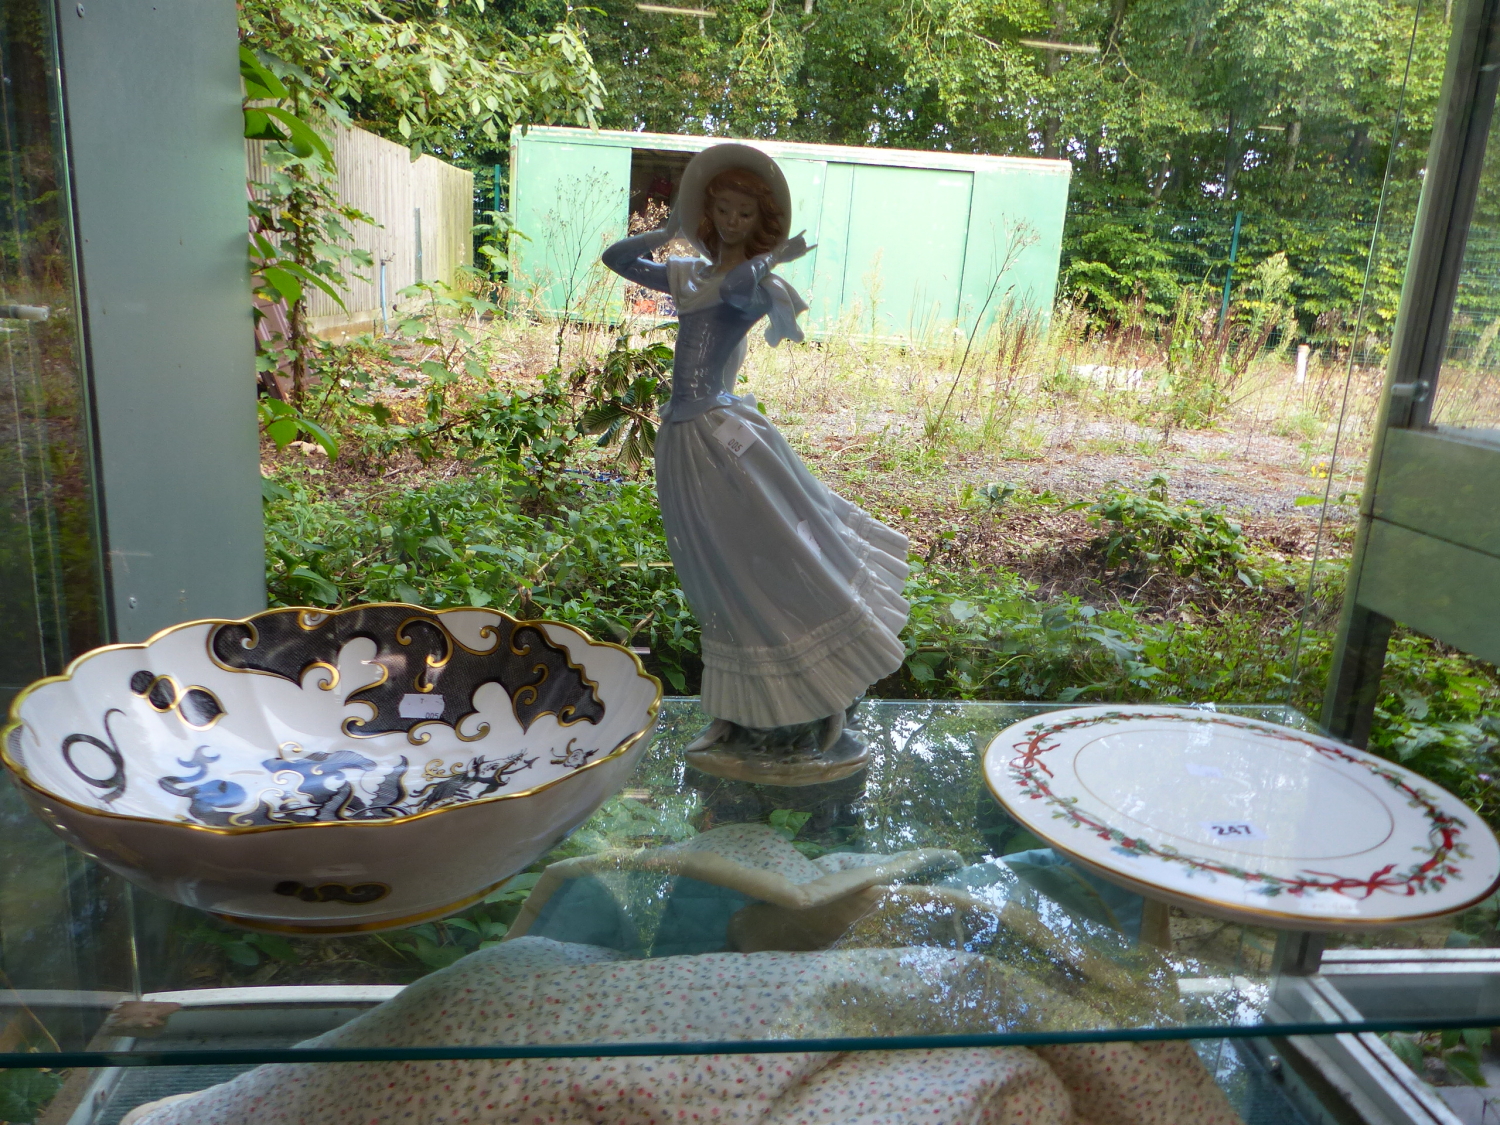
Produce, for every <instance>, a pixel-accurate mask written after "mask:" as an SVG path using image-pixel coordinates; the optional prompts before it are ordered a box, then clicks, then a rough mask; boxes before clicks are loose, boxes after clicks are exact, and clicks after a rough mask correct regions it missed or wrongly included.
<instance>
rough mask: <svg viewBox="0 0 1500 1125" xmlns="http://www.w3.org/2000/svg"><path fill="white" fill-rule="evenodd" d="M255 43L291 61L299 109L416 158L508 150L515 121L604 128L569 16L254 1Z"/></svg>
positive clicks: (243, 25) (243, 18)
mask: <svg viewBox="0 0 1500 1125" xmlns="http://www.w3.org/2000/svg"><path fill="white" fill-rule="evenodd" d="M239 12H240V29H241V32H242V34H243V36H244V38H245V41H246V42H247V43H248V44H250V45H251V46H252V47H254V48H256V49H258V50H261V51H264V52H267V53H269V54H270V55H273V56H275V57H276V58H278V59H284V60H285V61H286V63H287V64H288V69H287V70H286V71H285V72H283V73H280V75H279V77H280V78H281V80H282V81H283V82H284V83H285V85H286V86H287V87H288V88H289V90H290V92H291V96H292V98H293V100H294V102H295V105H294V106H293V111H294V112H296V113H299V114H301V113H305V112H306V111H308V110H317V111H318V112H320V113H322V114H332V115H334V116H345V115H347V117H348V118H351V119H353V120H354V121H356V122H357V123H359V124H360V125H362V126H364V127H365V128H368V129H370V130H372V131H373V132H376V133H379V134H380V135H382V136H384V137H386V138H387V139H389V140H393V141H396V142H397V143H398V144H405V145H407V146H408V147H409V148H410V149H411V151H412V156H413V157H416V156H417V155H419V154H421V153H422V152H428V151H431V152H437V153H440V154H443V155H447V156H450V157H452V156H459V157H460V158H462V156H463V155H464V154H466V153H469V152H471V151H475V150H479V151H483V152H491V151H494V150H497V149H503V148H504V147H505V144H506V138H507V137H508V135H509V133H510V128H511V126H512V125H513V124H515V123H517V122H522V123H527V122H532V121H539V122H547V123H552V122H559V121H561V122H568V123H571V124H577V125H589V126H592V125H593V124H594V115H595V113H596V111H597V110H598V109H599V107H600V106H601V105H602V99H603V94H604V90H603V87H602V86H601V84H600V80H599V76H598V74H597V73H596V72H595V70H594V63H593V58H592V56H591V55H590V54H589V49H588V46H587V44H586V42H585V39H584V35H583V33H582V31H581V30H580V29H579V27H578V26H577V24H576V23H575V22H573V20H572V19H571V18H570V17H569V16H568V15H567V14H566V13H561V16H562V18H561V19H560V20H559V21H558V22H556V23H555V24H554V25H553V26H552V27H551V29H550V30H547V31H542V32H537V33H533V34H519V35H518V34H516V33H515V32H512V31H510V30H509V29H508V28H507V27H506V26H505V25H504V22H503V19H502V17H501V16H500V15H498V14H497V13H496V12H495V10H494V9H493V8H490V7H488V6H487V5H486V4H485V0H462V2H450V0H385V2H383V3H382V2H380V0H244V2H243V3H241V4H240V5H239Z"/></svg>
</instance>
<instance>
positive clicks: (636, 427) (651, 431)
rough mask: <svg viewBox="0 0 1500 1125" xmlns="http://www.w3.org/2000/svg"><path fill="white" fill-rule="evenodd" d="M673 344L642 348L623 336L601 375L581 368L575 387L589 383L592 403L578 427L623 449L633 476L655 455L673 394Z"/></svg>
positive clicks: (602, 443)
mask: <svg viewBox="0 0 1500 1125" xmlns="http://www.w3.org/2000/svg"><path fill="white" fill-rule="evenodd" d="M671 371H672V346H671V345H670V344H665V343H661V342H657V343H654V344H646V345H643V346H642V347H639V348H633V347H631V346H630V337H629V336H628V335H627V336H621V337H619V338H618V339H616V340H615V344H614V347H612V348H611V349H610V350H609V353H608V354H607V355H606V356H605V357H604V361H603V363H602V364H601V365H600V366H599V368H598V370H597V371H592V370H590V369H589V368H588V367H587V366H585V367H582V368H580V369H579V370H578V372H577V373H575V375H574V377H573V382H574V386H583V385H585V384H588V397H589V402H588V405H587V406H586V407H585V408H584V410H583V412H582V414H581V415H580V416H579V420H578V425H579V429H581V430H582V431H583V432H584V433H586V434H598V435H599V445H600V447H601V448H602V447H607V446H612V445H618V446H619V453H618V454H617V456H618V458H619V462H620V464H621V465H622V466H624V468H625V469H626V470H627V471H628V472H635V471H636V470H638V469H639V468H640V467H641V465H642V464H644V463H645V462H647V461H650V460H651V458H652V455H653V454H654V453H655V451H656V427H657V426H658V425H659V424H660V419H659V418H658V417H657V411H658V409H659V408H660V406H661V404H662V403H663V402H665V401H666V400H667V398H668V396H669V395H670V394H671V391H672V383H671Z"/></svg>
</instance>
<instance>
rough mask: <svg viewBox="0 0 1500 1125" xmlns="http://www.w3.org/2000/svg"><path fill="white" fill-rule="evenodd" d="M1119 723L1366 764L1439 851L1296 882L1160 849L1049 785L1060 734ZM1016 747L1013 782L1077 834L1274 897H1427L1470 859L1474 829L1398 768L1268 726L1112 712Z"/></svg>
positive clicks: (1047, 727)
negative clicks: (1255, 739) (1216, 730)
mask: <svg viewBox="0 0 1500 1125" xmlns="http://www.w3.org/2000/svg"><path fill="white" fill-rule="evenodd" d="M1116 719H1148V720H1160V721H1169V722H1207V721H1211V722H1215V723H1218V724H1220V725H1222V726H1228V727H1233V728H1236V729H1240V730H1252V731H1255V732H1256V733H1258V734H1264V735H1269V736H1271V737H1273V738H1279V739H1283V740H1284V741H1287V742H1295V743H1298V744H1299V745H1302V746H1307V747H1310V748H1311V749H1313V750H1315V751H1317V753H1318V754H1320V755H1322V756H1323V757H1325V758H1331V759H1335V760H1337V761H1343V762H1347V763H1350V764H1352V765H1358V766H1362V767H1363V768H1364V769H1366V770H1368V771H1369V772H1370V773H1372V774H1374V775H1375V776H1376V777H1378V778H1380V779H1381V780H1383V781H1384V782H1386V783H1387V784H1388V785H1390V786H1391V788H1393V789H1395V790H1397V791H1398V792H1400V793H1401V794H1402V795H1403V796H1405V797H1406V801H1407V804H1408V805H1409V806H1411V807H1412V808H1419V809H1421V810H1422V812H1423V814H1424V815H1425V816H1426V818H1427V822H1428V831H1427V838H1428V841H1429V843H1430V844H1431V846H1432V851H1431V853H1430V854H1429V855H1428V856H1427V857H1426V858H1425V859H1423V860H1422V861H1421V862H1420V863H1417V864H1414V865H1413V866H1412V867H1411V868H1410V869H1409V870H1408V871H1406V872H1404V873H1402V872H1397V871H1396V866H1397V865H1396V864H1394V863H1388V864H1386V865H1385V866H1384V867H1382V868H1380V869H1379V870H1377V871H1375V872H1373V873H1371V874H1370V875H1369V876H1368V877H1367V878H1364V879H1357V878H1353V877H1350V876H1347V875H1338V874H1335V873H1332V872H1327V871H1311V870H1307V871H1303V872H1302V873H1301V874H1299V875H1296V876H1293V877H1290V878H1284V877H1282V876H1280V875H1272V874H1270V873H1269V872H1265V871H1247V870H1245V869H1243V868H1238V867H1232V866H1230V865H1229V864H1224V863H1218V862H1215V861H1214V860H1209V859H1203V858H1200V857H1198V856H1192V855H1185V854H1183V853H1182V852H1179V851H1177V850H1176V849H1175V848H1172V847H1169V846H1166V845H1161V846H1155V845H1152V844H1149V843H1147V842H1146V841H1144V840H1141V839H1139V838H1136V837H1132V836H1127V835H1126V834H1125V833H1123V832H1121V831H1120V830H1119V829H1118V828H1114V827H1112V826H1110V825H1108V824H1106V823H1104V822H1103V821H1102V820H1101V819H1099V818H1098V817H1096V816H1094V815H1092V814H1090V813H1087V812H1085V811H1083V810H1081V809H1079V808H1078V798H1076V797H1059V796H1058V795H1057V794H1056V793H1054V792H1053V791H1052V787H1051V784H1050V780H1049V779H1051V778H1052V777H1053V776H1054V775H1053V773H1052V771H1051V770H1050V769H1049V768H1048V767H1047V764H1046V763H1045V762H1044V761H1043V760H1042V757H1043V755H1045V754H1046V753H1047V752H1048V751H1051V750H1057V749H1058V748H1059V747H1058V745H1057V744H1056V743H1050V744H1049V742H1048V740H1049V739H1050V738H1052V736H1054V735H1056V734H1059V733H1061V732H1063V731H1067V730H1074V729H1077V728H1080V727H1087V726H1095V725H1098V724H1100V723H1104V722H1110V721H1113V720H1116ZM1011 748H1012V749H1013V750H1015V751H1018V755H1017V756H1016V757H1015V758H1013V759H1011V761H1010V762H1009V763H1008V768H1009V770H1010V773H1011V776H1012V777H1013V778H1015V780H1016V782H1017V783H1018V786H1019V788H1020V790H1021V792H1022V794H1024V795H1025V796H1027V797H1029V798H1030V799H1031V800H1034V801H1036V800H1044V801H1046V802H1048V803H1049V804H1051V805H1052V806H1054V808H1055V809H1056V811H1055V812H1054V813H1053V814H1052V815H1053V816H1054V817H1061V818H1064V819H1066V820H1069V821H1071V822H1072V824H1073V826H1074V827H1075V828H1084V829H1087V830H1089V831H1091V832H1093V833H1094V834H1095V835H1096V836H1098V837H1099V838H1100V839H1101V840H1107V841H1109V842H1111V843H1113V845H1114V847H1113V848H1112V849H1111V850H1112V851H1116V852H1119V853H1120V854H1122V855H1128V856H1149V857H1152V858H1155V859H1161V860H1166V861H1168V862H1171V863H1180V864H1183V865H1184V866H1185V867H1187V868H1188V870H1189V872H1196V871H1202V872H1204V873H1206V874H1210V875H1224V876H1227V877H1230V878H1234V879H1239V880H1241V881H1243V882H1246V883H1251V884H1258V886H1256V888H1255V889H1256V891H1257V892H1258V893H1260V894H1263V895H1266V896H1268V897H1274V896H1276V895H1281V894H1289V895H1306V894H1307V893H1309V892H1319V891H1332V892H1333V893H1335V894H1340V895H1351V896H1352V895H1356V894H1357V895H1358V897H1359V898H1361V899H1367V898H1369V897H1370V896H1372V895H1373V894H1375V893H1376V892H1377V891H1380V892H1383V893H1386V894H1401V895H1405V896H1411V895H1416V894H1427V893H1429V892H1433V891H1438V890H1441V889H1442V888H1443V887H1444V886H1445V885H1446V884H1447V882H1448V878H1449V876H1455V875H1460V871H1459V869H1458V867H1457V866H1455V865H1454V860H1456V859H1467V858H1469V849H1468V847H1467V845H1465V844H1463V843H1461V842H1460V841H1459V836H1460V835H1461V834H1462V833H1463V830H1464V829H1465V828H1467V827H1468V825H1467V823H1466V822H1465V821H1463V820H1460V819H1459V818H1458V817H1455V816H1450V815H1449V814H1448V813H1446V812H1444V811H1443V810H1442V809H1441V808H1439V807H1438V806H1437V803H1436V802H1435V801H1434V799H1433V798H1432V797H1431V796H1430V795H1429V794H1428V793H1426V792H1425V791H1423V790H1421V789H1418V788H1416V787H1415V786H1413V785H1411V784H1409V783H1408V782H1407V781H1406V779H1405V778H1403V777H1402V776H1401V775H1400V774H1398V773H1396V772H1395V771H1394V770H1391V769H1386V768H1383V767H1382V765H1381V764H1380V761H1379V759H1377V758H1370V757H1366V756H1362V755H1356V754H1353V753H1350V752H1348V751H1346V750H1344V749H1343V748H1341V747H1338V746H1334V745H1328V744H1323V743H1320V742H1314V741H1312V740H1311V739H1308V738H1304V737H1301V736H1299V735H1298V734H1297V733H1296V732H1294V731H1289V730H1281V729H1277V728H1275V727H1268V726H1263V725H1261V724H1259V723H1256V722H1250V721H1246V720H1241V719H1236V718H1233V717H1232V716H1228V715H1219V714H1215V715H1213V717H1212V718H1211V719H1210V718H1209V717H1208V716H1206V715H1205V716H1202V717H1200V716H1198V715H1183V714H1179V713H1176V712H1170V711H1162V712H1139V711H1105V712H1102V713H1096V714H1089V715H1080V716H1078V717H1076V718H1073V719H1069V720H1067V721H1065V722H1062V723H1051V724H1048V723H1045V722H1044V723H1039V724H1038V725H1037V726H1035V727H1033V728H1032V729H1031V731H1030V732H1029V737H1028V738H1025V739H1023V740H1022V741H1020V742H1017V743H1014V744H1013V745H1012V747H1011ZM1360 892H1362V893H1360Z"/></svg>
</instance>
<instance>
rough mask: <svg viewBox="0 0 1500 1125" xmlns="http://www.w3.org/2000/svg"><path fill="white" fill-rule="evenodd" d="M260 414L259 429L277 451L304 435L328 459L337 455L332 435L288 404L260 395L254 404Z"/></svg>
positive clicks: (337, 445) (337, 448)
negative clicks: (274, 444) (315, 444)
mask: <svg viewBox="0 0 1500 1125" xmlns="http://www.w3.org/2000/svg"><path fill="white" fill-rule="evenodd" d="M256 409H257V410H258V412H259V414H260V424H261V428H262V429H264V430H265V432H266V436H267V437H269V438H270V439H271V440H272V441H273V442H275V443H276V448H277V449H285V448H286V447H287V446H288V445H290V444H291V443H292V442H293V441H295V440H296V437H297V435H298V434H306V435H307V436H308V437H310V438H312V440H313V441H315V442H317V443H318V444H319V445H321V446H322V447H323V452H325V453H327V454H328V456H329V457H330V458H334V457H337V456H338V455H339V443H338V442H337V441H336V440H335V439H334V437H333V435H332V434H330V433H329V432H328V431H327V430H325V429H324V428H323V427H322V426H320V425H318V423H317V422H314V421H313V420H312V419H311V418H308V417H305V416H304V415H303V414H302V413H301V412H300V411H298V410H297V408H296V407H295V406H293V405H292V404H291V403H289V402H282V401H281V400H280V399H278V398H271V397H270V396H269V395H262V396H261V397H260V399H259V400H258V401H257V403H256Z"/></svg>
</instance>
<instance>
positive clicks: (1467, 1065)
mask: <svg viewBox="0 0 1500 1125" xmlns="http://www.w3.org/2000/svg"><path fill="white" fill-rule="evenodd" d="M1380 1038H1381V1039H1382V1040H1384V1041H1385V1045H1386V1046H1387V1047H1389V1048H1390V1049H1391V1050H1392V1051H1393V1052H1394V1053H1395V1055H1396V1057H1397V1058H1399V1059H1400V1060H1401V1061H1402V1062H1404V1063H1405V1064H1406V1065H1407V1066H1408V1067H1410V1068H1411V1070H1412V1072H1413V1073H1414V1074H1416V1075H1417V1076H1418V1077H1426V1076H1428V1075H1429V1074H1430V1073H1431V1070H1430V1068H1429V1066H1428V1063H1429V1061H1431V1062H1434V1063H1436V1064H1438V1069H1439V1070H1440V1071H1441V1072H1442V1074H1443V1077H1444V1078H1446V1079H1447V1080H1448V1083H1449V1084H1450V1085H1455V1086H1484V1085H1487V1083H1486V1081H1485V1077H1484V1075H1483V1074H1482V1073H1480V1070H1479V1063H1480V1060H1481V1059H1482V1058H1483V1052H1484V1048H1486V1047H1488V1046H1489V1045H1490V1032H1489V1030H1488V1029H1487V1028H1464V1029H1463V1030H1461V1031H1451V1030H1450V1031H1418V1032H1404V1031H1392V1032H1388V1033H1387V1034H1384V1035H1382V1036H1381V1037H1380Z"/></svg>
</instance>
